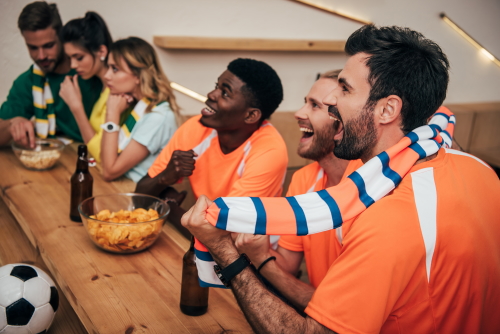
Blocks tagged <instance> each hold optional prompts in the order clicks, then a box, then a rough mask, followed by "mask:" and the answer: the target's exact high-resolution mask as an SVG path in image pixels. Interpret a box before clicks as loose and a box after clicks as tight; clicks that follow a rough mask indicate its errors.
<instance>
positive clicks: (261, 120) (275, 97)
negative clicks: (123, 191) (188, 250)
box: [136, 58, 288, 236]
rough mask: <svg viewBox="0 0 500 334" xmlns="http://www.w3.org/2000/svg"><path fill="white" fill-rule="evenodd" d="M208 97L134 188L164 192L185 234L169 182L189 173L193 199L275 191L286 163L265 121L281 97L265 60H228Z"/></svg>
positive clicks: (276, 193) (275, 77) (277, 81)
mask: <svg viewBox="0 0 500 334" xmlns="http://www.w3.org/2000/svg"><path fill="white" fill-rule="evenodd" d="M207 97H208V99H207V101H206V103H205V104H206V107H205V108H203V109H202V111H201V115H200V116H196V117H192V118H191V119H189V120H188V121H187V122H186V123H185V124H183V125H182V126H181V127H180V128H179V129H178V130H177V131H176V133H175V134H174V136H173V137H172V139H171V140H170V142H169V143H168V145H167V146H166V147H165V148H164V149H163V151H162V152H161V153H160V155H159V156H158V158H157V159H156V161H155V162H154V164H153V165H152V166H151V168H150V169H149V173H148V175H146V176H145V177H144V178H143V179H142V180H141V181H139V183H138V184H137V189H136V192H138V193H143V194H149V195H153V196H159V195H160V194H161V195H162V196H163V197H167V198H168V199H167V201H169V204H170V206H171V209H172V211H171V213H170V216H169V220H170V221H171V222H172V223H174V225H176V226H177V227H178V228H179V229H180V230H181V232H183V233H184V234H185V235H186V236H189V233H188V232H187V231H186V230H185V229H184V228H183V227H182V226H181V225H180V218H181V216H182V214H183V213H184V212H185V211H184V210H182V209H181V208H180V207H179V206H178V205H177V204H178V203H177V202H176V198H178V197H177V196H178V194H177V193H176V192H175V190H174V189H173V188H171V187H169V186H170V185H172V184H174V183H176V182H177V181H179V180H180V179H181V178H182V177H189V181H190V183H191V187H192V189H193V192H194V195H195V197H196V198H198V197H199V196H200V195H205V196H207V197H209V198H212V199H215V198H217V197H220V196H279V195H281V191H282V184H283V180H284V176H285V173H286V167H287V163H288V156H287V153H286V146H285V143H284V141H283V138H282V137H281V135H280V134H279V133H278V131H277V130H276V129H275V128H274V127H273V126H272V125H271V123H269V122H268V121H266V119H268V118H269V117H270V116H271V114H272V113H273V112H274V111H275V110H276V108H278V105H279V104H280V103H281V101H282V99H283V88H282V86H281V81H280V79H279V77H278V75H277V74H276V72H275V71H274V70H273V69H272V68H271V67H270V66H269V65H267V64H266V63H264V62H261V61H257V60H253V59H241V58H240V59H236V60H234V61H232V62H231V63H229V65H228V67H227V70H226V71H224V72H223V73H222V74H221V76H220V77H219V78H218V80H217V83H216V86H215V89H214V90H213V91H211V92H210V93H209V94H208V96H207ZM195 167H196V168H195Z"/></svg>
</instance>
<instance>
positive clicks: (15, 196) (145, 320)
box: [0, 146, 252, 334]
mask: <svg viewBox="0 0 500 334" xmlns="http://www.w3.org/2000/svg"><path fill="white" fill-rule="evenodd" d="M76 158H77V156H76V151H75V147H74V146H68V147H66V148H65V150H64V151H63V154H62V156H61V158H60V160H59V161H58V163H57V165H56V166H55V167H54V168H53V169H51V170H49V171H43V172H35V171H29V170H27V169H25V168H24V167H23V166H22V165H21V163H20V161H19V160H18V159H17V158H16V157H15V155H14V154H13V152H12V151H11V150H10V149H9V148H2V149H0V189H1V192H0V195H1V196H2V198H3V200H4V202H5V204H6V205H7V207H8V208H9V210H10V212H11V213H12V215H13V217H15V220H17V222H18V224H19V225H20V226H21V228H22V230H23V231H24V233H25V235H26V237H27V238H28V239H29V241H30V243H31V244H32V246H33V247H34V248H35V249H36V250H37V251H38V252H39V254H40V255H41V258H42V259H43V262H44V264H45V265H46V267H47V268H48V270H49V271H50V273H51V274H52V277H53V278H54V280H55V281H57V283H58V285H59V287H60V292H62V293H64V295H65V296H66V298H67V300H68V301H69V304H70V305H71V307H72V308H73V310H74V311H75V313H76V315H77V316H78V318H79V319H80V321H81V323H82V324H83V326H84V327H85V329H86V330H87V332H89V333H126V334H131V333H175V334H177V333H228V332H231V333H251V332H252V330H251V328H250V326H249V324H248V323H247V321H246V320H245V318H244V316H243V314H242V312H241V310H240V308H239V307H238V305H237V303H236V300H235V299H234V297H233V295H232V293H231V292H230V291H228V290H221V289H210V297H209V307H208V312H207V313H206V314H205V315H203V316H200V317H189V316H186V315H184V314H183V313H182V312H181V311H180V309H179V296H180V282H181V269H182V256H183V254H184V253H185V251H186V250H187V248H188V246H189V242H188V241H187V240H186V239H185V238H184V237H182V236H181V235H180V234H179V233H178V232H177V231H176V230H175V229H173V228H172V227H171V226H170V224H168V223H167V224H165V226H164V228H163V232H162V233H161V235H160V237H159V238H158V240H157V241H156V243H155V244H154V245H153V246H151V247H150V248H149V249H147V250H145V251H143V252H140V253H137V254H130V255H116V254H111V253H107V252H104V251H102V250H100V249H99V248H97V247H95V246H94V244H93V243H92V242H91V241H90V239H89V237H88V236H87V232H86V231H85V230H84V227H83V225H82V224H79V223H74V222H72V221H70V220H69V200H70V184H69V179H70V177H71V175H72V173H73V172H74V169H75V166H76ZM91 173H92V176H93V177H94V195H100V194H109V193H117V192H126V191H133V189H134V188H135V186H134V184H133V183H132V182H131V181H126V180H123V179H122V180H120V181H116V182H111V183H109V182H105V181H104V180H103V179H102V177H101V175H100V173H99V171H98V170H97V169H96V168H91ZM0 209H1V207H0ZM5 237H6V236H0V242H2V238H5ZM0 250H1V248H0ZM66 305H67V303H66ZM61 307H64V303H61ZM59 313H64V312H63V311H62V310H60V311H58V314H57V315H56V319H55V321H54V324H53V329H54V330H55V328H57V327H58V324H57V322H58V321H60V320H58V315H59ZM67 314H69V315H70V316H71V310H69V311H68V313H67ZM76 327H78V326H76ZM74 332H75V333H76V332H79V330H78V328H77V329H75V330H74ZM60 333H67V332H65V331H61V332H60Z"/></svg>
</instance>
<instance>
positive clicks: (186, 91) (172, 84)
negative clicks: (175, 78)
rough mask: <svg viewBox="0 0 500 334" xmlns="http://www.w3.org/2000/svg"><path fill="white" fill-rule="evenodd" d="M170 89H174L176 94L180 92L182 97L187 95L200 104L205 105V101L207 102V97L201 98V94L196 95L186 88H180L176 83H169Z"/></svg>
mask: <svg viewBox="0 0 500 334" xmlns="http://www.w3.org/2000/svg"><path fill="white" fill-rule="evenodd" d="M170 87H172V88H173V89H175V90H176V91H178V92H181V93H182V94H184V95H187V96H189V97H192V98H193V99H195V100H198V101H200V102H201V103H205V101H206V100H207V97H206V96H203V95H201V94H198V93H196V92H194V91H192V90H191V89H189V88H186V87H184V86H181V85H179V84H178V83H176V82H170Z"/></svg>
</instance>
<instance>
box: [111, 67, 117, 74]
mask: <svg viewBox="0 0 500 334" xmlns="http://www.w3.org/2000/svg"><path fill="white" fill-rule="evenodd" d="M111 70H112V71H113V73H116V72H118V68H117V67H116V66H115V65H111Z"/></svg>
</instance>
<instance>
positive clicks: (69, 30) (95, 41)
mask: <svg viewBox="0 0 500 334" xmlns="http://www.w3.org/2000/svg"><path fill="white" fill-rule="evenodd" d="M59 38H60V39H61V42H62V43H74V44H77V45H79V46H80V47H82V48H83V49H84V50H86V51H87V52H89V53H91V54H92V56H93V53H94V52H97V51H98V50H99V48H100V47H101V45H105V46H106V48H107V49H108V54H109V49H110V47H111V44H112V43H113V40H112V39H111V34H110V33H109V30H108V27H107V26H106V22H104V20H103V19H102V17H101V16H99V14H97V13H95V12H87V13H86V14H85V17H84V18H83V19H74V20H71V21H69V22H68V23H66V24H65V25H64V27H63V28H62V29H61V31H60V33H59Z"/></svg>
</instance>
